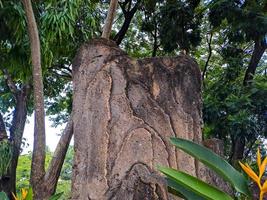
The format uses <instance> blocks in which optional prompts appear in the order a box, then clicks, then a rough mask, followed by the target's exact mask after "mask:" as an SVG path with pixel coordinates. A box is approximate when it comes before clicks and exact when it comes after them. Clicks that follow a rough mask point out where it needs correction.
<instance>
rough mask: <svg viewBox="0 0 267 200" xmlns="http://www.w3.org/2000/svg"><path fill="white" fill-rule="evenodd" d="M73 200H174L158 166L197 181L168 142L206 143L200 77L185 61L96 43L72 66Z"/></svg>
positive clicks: (189, 162) (189, 161)
mask: <svg viewBox="0 0 267 200" xmlns="http://www.w3.org/2000/svg"><path fill="white" fill-rule="evenodd" d="M73 83H74V99H73V126H74V129H73V130H74V141H75V142H74V149H75V157H74V166H73V177H72V199H73V200H74V199H81V200H87V199H91V200H93V199H101V200H103V199H113V200H115V199H117V200H121V199H127V200H128V199H129V200H131V199H140V200H141V199H151V200H153V199H175V197H173V196H171V195H169V194H168V193H167V190H166V185H165V181H164V180H163V179H162V176H161V175H160V173H159V172H158V171H157V169H156V166H157V165H163V166H169V167H173V168H178V169H180V170H183V171H186V172H188V173H190V174H192V175H197V174H198V172H197V171H198V170H199V169H197V168H196V166H197V165H196V161H195V160H194V159H193V158H192V157H190V156H188V155H186V154H184V153H182V152H181V151H178V150H176V149H175V147H174V146H173V145H171V144H170V142H169V138H170V137H182V138H186V139H190V140H194V141H196V142H201V123H202V121H201V98H200V91H201V75H200V71H199V69H198V66H197V64H196V63H195V62H194V61H193V60H192V59H191V58H190V57H188V56H186V55H181V56H178V57H175V58H168V57H164V58H148V59H143V60H135V59H131V58H130V57H129V56H127V55H126V54H125V53H124V52H123V51H122V50H120V49H119V48H118V47H117V46H116V45H115V43H113V42H112V41H107V40H105V39H98V40H93V41H91V42H90V43H87V44H85V45H83V46H82V47H81V49H80V50H79V52H78V54H77V56H76V58H75V60H74V63H73Z"/></svg>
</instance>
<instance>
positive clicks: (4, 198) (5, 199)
mask: <svg viewBox="0 0 267 200" xmlns="http://www.w3.org/2000/svg"><path fill="white" fill-rule="evenodd" d="M0 199H1V200H8V197H7V195H6V193H4V192H0Z"/></svg>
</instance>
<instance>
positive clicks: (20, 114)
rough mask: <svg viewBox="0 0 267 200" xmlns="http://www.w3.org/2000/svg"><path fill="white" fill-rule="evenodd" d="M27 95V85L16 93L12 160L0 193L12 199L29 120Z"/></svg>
mask: <svg viewBox="0 0 267 200" xmlns="http://www.w3.org/2000/svg"><path fill="white" fill-rule="evenodd" d="M27 95H28V86H27V85H25V86H23V88H22V89H21V90H20V91H16V94H15V99H16V107H15V110H14V113H13V119H12V122H11V124H12V125H11V127H10V140H11V141H12V142H13V153H12V160H11V164H10V167H9V169H8V172H7V174H6V176H5V177H3V178H2V179H1V180H0V191H4V192H6V193H7V195H8V196H9V197H10V198H11V192H13V193H15V192H16V169H17V164H18V157H19V154H20V149H21V142H22V136H23V131H24V127H25V122H26V118H27V107H26V102H27Z"/></svg>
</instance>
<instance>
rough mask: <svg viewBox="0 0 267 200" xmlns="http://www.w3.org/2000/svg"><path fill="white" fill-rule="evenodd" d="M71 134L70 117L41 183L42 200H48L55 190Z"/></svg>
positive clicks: (71, 123) (71, 124)
mask: <svg viewBox="0 0 267 200" xmlns="http://www.w3.org/2000/svg"><path fill="white" fill-rule="evenodd" d="M72 134H73V122H72V117H70V119H69V121H68V123H67V125H66V127H65V129H64V132H63V134H62V136H61V137H60V140H59V142H58V144H57V148H56V150H55V152H54V154H53V158H52V160H51V162H50V165H49V167H48V169H47V172H46V174H45V178H44V183H43V193H44V195H43V199H49V197H51V196H52V195H53V194H54V193H55V192H56V188H57V182H58V179H59V176H60V172H61V169H62V166H63V163H64V159H65V156H66V153H67V151H68V147H69V144H70V140H71V138H72Z"/></svg>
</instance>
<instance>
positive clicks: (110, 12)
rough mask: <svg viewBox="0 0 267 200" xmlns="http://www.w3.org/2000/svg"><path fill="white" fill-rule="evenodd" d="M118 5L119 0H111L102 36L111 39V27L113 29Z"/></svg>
mask: <svg viewBox="0 0 267 200" xmlns="http://www.w3.org/2000/svg"><path fill="white" fill-rule="evenodd" d="M117 6H118V0H110V5H109V9H108V15H107V18H106V21H105V25H104V28H103V32H102V38H106V39H109V37H110V33H111V29H112V23H113V20H114V17H115V15H116V9H117Z"/></svg>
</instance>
